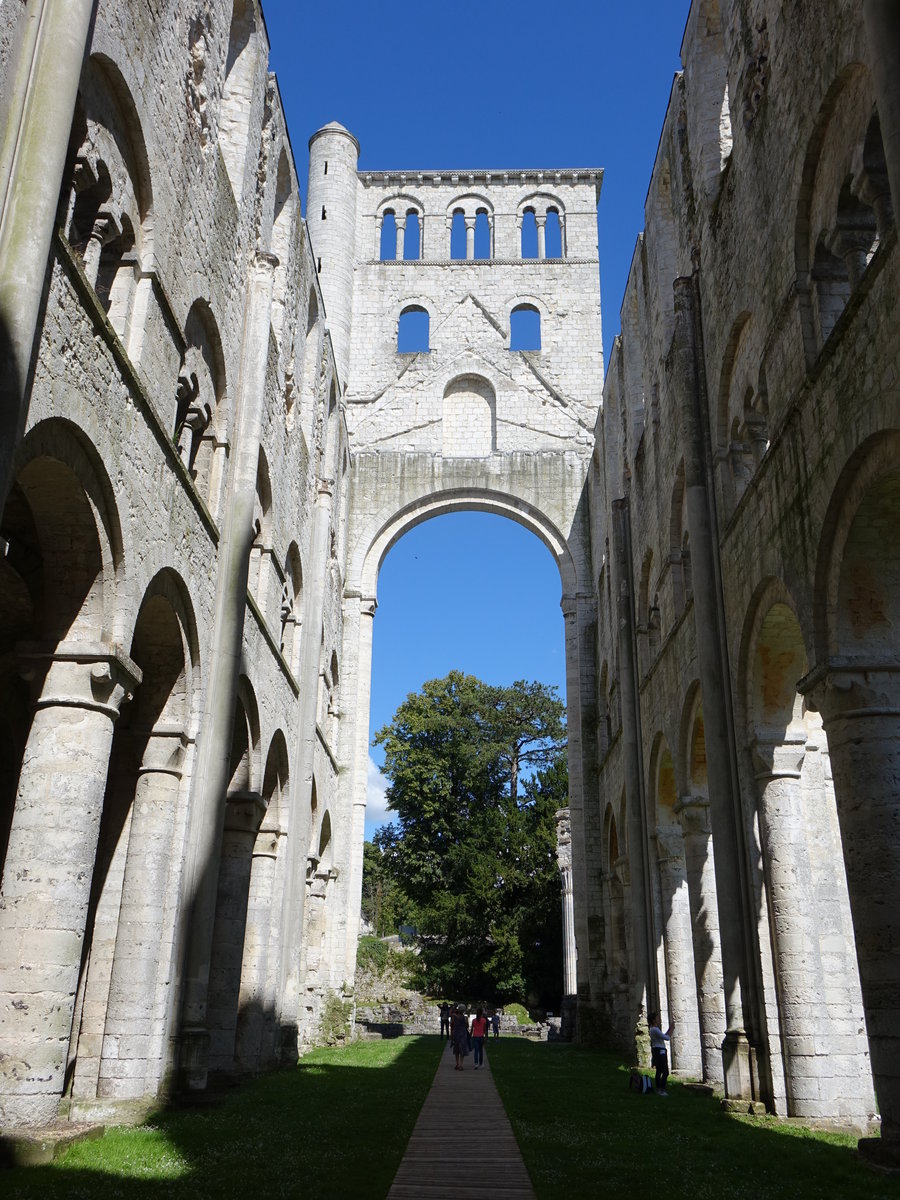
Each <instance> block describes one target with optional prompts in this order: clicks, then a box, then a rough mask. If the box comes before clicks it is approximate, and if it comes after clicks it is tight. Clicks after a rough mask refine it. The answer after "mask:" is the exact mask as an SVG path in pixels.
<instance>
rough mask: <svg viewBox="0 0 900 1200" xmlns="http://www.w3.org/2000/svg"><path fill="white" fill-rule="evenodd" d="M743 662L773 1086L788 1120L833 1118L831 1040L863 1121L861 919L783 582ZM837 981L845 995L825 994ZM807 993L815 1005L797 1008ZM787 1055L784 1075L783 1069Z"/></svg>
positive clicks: (751, 627) (754, 625)
mask: <svg viewBox="0 0 900 1200" xmlns="http://www.w3.org/2000/svg"><path fill="white" fill-rule="evenodd" d="M739 661H740V675H739V678H740V681H741V682H740V686H739V693H740V700H739V705H738V710H739V713H740V712H741V710H742V712H743V719H744V722H745V741H746V744H747V746H748V747H749V752H748V754H747V761H746V762H745V770H746V772H747V775H748V776H749V780H748V792H749V793H750V794H751V795H752V796H753V805H754V812H755V820H756V829H757V837H758V841H759V846H760V854H761V864H760V865H761V875H762V879H761V881H759V882H757V883H756V884H755V889H758V890H759V891H763V883H764V891H763V894H762V895H760V896H759V903H760V905H761V907H762V906H764V909H765V911H764V912H762V913H761V921H762V923H763V925H764V926H765V924H767V925H768V928H769V935H770V936H769V941H770V944H771V956H772V961H771V964H770V963H769V962H768V961H767V959H768V955H767V951H766V949H765V947H764V948H763V958H764V960H766V961H764V963H763V969H764V971H765V972H766V973H768V974H769V975H770V978H771V979H772V984H773V986H774V988H775V991H776V995H777V999H778V1010H779V1021H778V1025H777V1028H776V1027H775V1026H774V1024H773V1023H771V1022H770V1024H769V1032H768V1037H769V1049H770V1061H771V1066H772V1075H773V1079H772V1084H773V1092H774V1095H775V1099H776V1103H779V1102H780V1101H781V1098H782V1096H783V1098H784V1103H785V1105H786V1111H787V1113H788V1114H789V1115H790V1116H802V1117H807V1118H816V1117H821V1116H824V1115H825V1113H826V1111H828V1109H829V1105H831V1104H832V1100H831V1099H830V1097H829V1098H823V1097H821V1096H820V1093H819V1089H818V1086H817V1083H816V1080H817V1074H818V1071H819V1059H818V1057H817V1056H819V1055H821V1053H822V1048H823V1047H824V1048H826V1049H828V1050H829V1051H830V1054H829V1057H830V1060H831V1066H832V1070H833V1072H834V1074H835V1076H836V1077H837V1078H838V1079H839V1080H840V1090H841V1094H842V1095H843V1097H844V1106H845V1108H844V1111H845V1112H846V1113H847V1115H848V1116H852V1118H853V1119H854V1120H856V1121H858V1122H860V1123H862V1122H864V1121H865V1120H866V1114H867V1113H868V1112H869V1111H870V1110H871V1105H872V1099H873V1098H872V1094H871V1087H870V1085H869V1083H868V1080H867V1079H866V1072H865V1070H864V1069H863V1070H862V1071H861V1070H860V1067H859V1064H860V1062H863V1063H864V1062H865V1059H866V1052H865V1043H864V1039H862V1038H861V1037H860V1036H859V1030H860V1028H861V1025H862V1020H861V1018H862V1011H861V999H860V996H859V989H858V985H857V984H856V966H855V962H854V960H853V955H852V953H850V954H847V953H846V951H845V949H844V948H843V947H844V946H846V944H847V940H846V938H847V934H848V933H849V931H850V926H851V923H850V914H849V905H848V902H847V889H846V881H845V878H844V873H843V870H842V869H841V868H840V866H839V863H840V852H839V834H838V828H837V820H836V816H835V809H834V794H833V789H832V787H831V784H830V779H829V772H828V770H827V766H826V765H825V764H823V752H824V753H825V754H827V749H826V747H825V746H824V738H823V737H822V729H821V721H820V719H819V717H818V714H816V713H814V712H811V711H809V710H808V708H807V706H806V704H805V703H804V700H803V697H802V696H801V694H800V692H799V690H798V685H799V682H800V680H801V678H802V677H803V676H804V675H805V674H806V673H807V669H808V663H807V650H806V645H805V641H804V634H803V630H802V629H801V626H800V621H799V619H798V617H797V610H796V607H795V605H794V602H793V598H792V596H791V594H790V592H789V590H788V589H787V588H786V587H785V585H784V584H783V583H782V582H781V581H780V580H779V579H767V580H766V581H764V582H763V583H762V584H761V585H760V587H759V588H758V589H757V595H756V597H755V601H754V604H753V605H752V607H751V610H750V615H749V617H748V620H747V622H746V625H745V637H744V644H743V645H742V647H741V654H740V659H739ZM740 719H741V717H740V715H739V716H738V720H739V721H740ZM837 933H840V935H841V936H840V938H839V939H838V938H835V936H834V935H835V934H837ZM801 948H802V949H801ZM835 988H839V989H841V990H842V991H843V992H844V996H845V1001H846V1003H844V1004H840V1005H835V1004H827V1003H825V1002H824V997H825V996H826V995H829V994H833V991H834V989H835ZM798 995H808V996H810V997H811V998H812V1002H811V1003H809V1004H802V1005H798V1004H797V1002H796V998H797V996H798ZM818 996H821V997H823V1000H822V1002H821V1003H819V1002H817V1001H816V999H815V997H818ZM855 1043H859V1044H855ZM849 1049H852V1050H853V1052H852V1053H850V1054H848V1053H847V1051H848V1050H849ZM779 1059H780V1062H781V1066H782V1068H783V1079H779V1078H778V1077H777V1069H778V1068H777V1064H778V1062H779Z"/></svg>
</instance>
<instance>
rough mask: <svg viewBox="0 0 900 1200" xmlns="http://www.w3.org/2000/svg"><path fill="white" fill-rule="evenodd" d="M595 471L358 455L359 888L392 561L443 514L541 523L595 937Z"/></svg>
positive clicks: (354, 702) (354, 760) (539, 460)
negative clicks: (553, 580) (402, 544)
mask: <svg viewBox="0 0 900 1200" xmlns="http://www.w3.org/2000/svg"><path fill="white" fill-rule="evenodd" d="M586 469H587V463H586V462H584V461H582V460H581V459H579V458H578V457H577V456H576V455H574V454H572V455H568V456H567V455H562V454H559V455H550V454H526V453H522V454H518V455H508V454H504V455H495V456H492V458H491V459H489V460H478V461H477V462H476V460H473V459H449V460H448V459H443V458H441V457H440V456H437V457H435V456H430V455H429V456H426V455H418V454H415V455H413V454H408V455H402V454H394V453H385V454H358V455H356V456H355V458H354V463H353V471H354V474H355V479H354V483H355V487H354V488H353V489H352V493H351V494H352V496H353V501H352V507H351V513H350V527H349V536H348V562H347V576H346V582H345V587H344V595H345V627H344V642H343V654H342V668H343V674H344V676H345V678H347V679H348V680H352V679H355V681H356V683H355V689H354V692H355V694H351V695H348V694H346V693H345V694H344V695H343V696H342V723H343V725H344V729H345V731H346V732H347V736H346V737H345V738H344V739H343V741H342V754H343V756H345V761H344V762H343V763H342V767H343V768H344V769H342V771H341V776H340V778H339V789H340V791H341V810H342V811H343V812H347V813H350V814H352V815H351V817H350V820H351V833H350V845H351V863H352V866H351V870H352V871H353V872H354V878H353V880H352V881H351V885H350V894H351V895H354V896H355V895H357V894H358V889H359V888H361V886H362V845H363V837H364V825H365V805H366V781H367V774H368V728H369V700H370V689H371V672H372V635H373V617H374V615H375V609H376V607H377V591H378V573H379V570H380V567H381V564H382V562H383V561H384V558H385V556H386V555H387V553H388V551H389V550H390V549H391V547H392V546H393V545H394V544H395V543H396V542H397V541H398V540H399V539H400V538H401V537H402V536H403V535H404V534H405V533H407V532H408V531H409V530H410V529H413V528H414V527H415V526H417V525H420V524H422V523H423V522H424V521H427V520H429V519H430V518H432V517H436V516H440V515H444V514H448V513H453V512H485V513H492V514H495V515H498V516H503V517H507V518H508V519H510V520H513V521H516V522H517V523H518V524H520V525H522V526H523V527H524V528H526V529H528V530H530V532H532V533H533V534H534V535H535V536H536V537H537V538H539V540H540V541H541V542H542V543H543V544H544V545H545V546H546V547H547V549H548V550H549V551H550V553H551V555H552V556H553V559H554V561H555V562H556V564H557V567H558V569H559V573H560V581H561V590H562V600H561V605H562V610H563V615H564V619H565V647H566V682H567V688H566V691H567V706H568V729H569V808H570V811H571V821H572V834H573V836H572V844H573V862H572V874H573V889H574V896H575V906H576V939H577V943H578V944H579V945H582V946H587V945H588V931H587V905H586V904H585V903H584V896H585V894H586V876H585V858H584V845H585V840H584V821H585V815H584V809H585V805H584V796H585V795H586V794H587V792H588V788H587V787H586V786H585V778H586V777H587V778H588V779H591V780H592V779H593V778H594V777H595V775H596V770H597V762H596V739H597V730H596V712H595V708H594V707H593V705H590V704H587V705H584V707H583V700H584V698H585V695H586V693H587V694H590V695H593V692H594V690H595V682H596V681H595V679H594V674H595V671H596V664H595V662H594V658H595V655H594V639H595V635H594V633H593V629H594V623H595V621H596V616H595V612H596V609H595V602H594V600H593V598H592V596H591V570H590V557H589V553H590V552H589V542H588V538H587V534H586V525H587V514H586V511H585V509H584V501H583V496H582V491H583V482H584V474H585V472H586ZM354 602H355V603H354ZM355 605H358V608H356V607H355ZM347 760H350V761H347ZM586 958H587V956H586V954H582V955H581V958H580V966H579V978H580V979H582V978H583V979H584V980H585V981H586V979H587V962H586Z"/></svg>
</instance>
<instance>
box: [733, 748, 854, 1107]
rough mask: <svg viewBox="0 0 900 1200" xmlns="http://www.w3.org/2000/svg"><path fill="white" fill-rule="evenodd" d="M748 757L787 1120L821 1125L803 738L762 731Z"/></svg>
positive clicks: (818, 992)
mask: <svg viewBox="0 0 900 1200" xmlns="http://www.w3.org/2000/svg"><path fill="white" fill-rule="evenodd" d="M751 749H752V754H753V766H754V773H755V775H756V782H757V788H758V797H759V829H760V837H761V839H762V850H763V862H764V865H765V875H766V886H767V891H768V894H769V911H770V914H771V918H772V928H773V932H774V940H775V979H776V985H777V987H778V1008H779V1015H780V1018H781V1029H782V1045H783V1047H784V1059H785V1074H786V1080H785V1083H786V1087H787V1098H788V1115H789V1116H792V1117H827V1116H830V1115H832V1114H833V1112H834V1106H833V1103H832V1102H831V1101H832V1097H831V1096H830V1095H829V1094H828V1093H827V1091H826V1094H825V1096H824V1097H823V1096H822V1091H821V1088H820V1076H821V1075H822V1067H823V1059H822V1058H819V1057H817V1055H822V1054H823V1053H824V1051H825V1047H824V1045H822V1044H821V1030H820V1025H821V1021H820V1019H819V1018H820V1014H823V1013H824V1012H825V1010H826V997H825V986H824V980H823V978H822V968H821V959H820V955H819V945H818V934H817V931H816V927H815V918H814V913H813V911H812V872H811V869H810V862H809V854H808V851H807V843H806V827H805V822H804V817H803V791H802V786H801V782H800V780H801V773H802V769H803V759H804V756H805V753H806V733H805V731H804V730H803V729H802V727H801V728H799V729H796V730H795V729H788V731H787V733H786V734H783V735H782V736H781V737H777V736H775V737H773V736H772V735H771V734H770V733H768V732H767V731H760V732H759V734H758V736H757V738H756V740H755V741H754V743H753V745H752V747H751Z"/></svg>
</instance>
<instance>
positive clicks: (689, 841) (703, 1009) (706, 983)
mask: <svg viewBox="0 0 900 1200" xmlns="http://www.w3.org/2000/svg"><path fill="white" fill-rule="evenodd" d="M675 812H676V815H677V816H678V819H679V821H680V822H681V835H682V842H683V845H684V865H685V874H686V876H687V885H688V901H689V904H690V909H691V924H692V926H693V951H694V974H695V978H696V982H697V1008H698V1017H699V1021H700V1053H701V1057H702V1060H703V1079H704V1080H705V1081H706V1082H707V1083H714V1084H721V1083H722V1082H723V1081H724V1072H723V1066H722V1043H723V1041H724V1039H725V1027H726V1020H725V1000H724V994H723V987H722V950H721V945H720V942H719V906H718V903H717V900H716V868H715V861H714V857H713V841H712V832H711V829H710V823H709V801H708V800H707V799H706V797H705V796H683V797H682V798H681V799H680V800H679V801H678V803H677V805H676V806H675Z"/></svg>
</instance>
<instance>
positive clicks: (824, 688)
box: [797, 656, 900, 729]
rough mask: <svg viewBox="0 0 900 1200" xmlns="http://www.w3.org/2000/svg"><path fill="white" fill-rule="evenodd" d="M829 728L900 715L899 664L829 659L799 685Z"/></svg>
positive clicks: (799, 690)
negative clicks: (855, 720)
mask: <svg viewBox="0 0 900 1200" xmlns="http://www.w3.org/2000/svg"><path fill="white" fill-rule="evenodd" d="M797 691H798V692H800V694H801V695H802V696H804V697H805V698H806V703H807V705H808V706H809V707H810V708H811V709H813V711H815V712H819V713H821V715H822V721H823V723H824V725H825V727H826V729H827V727H828V725H829V723H831V722H833V721H836V720H852V719H853V718H854V717H867V718H868V717H897V716H900V662H898V661H893V662H892V661H890V660H888V661H885V660H883V659H882V660H880V661H874V660H866V659H854V658H843V657H838V656H833V657H831V658H826V659H825V660H824V661H823V662H821V663H819V665H818V666H816V667H814V668H813V669H812V670H811V671H810V672H809V674H807V675H804V677H803V678H802V679H801V680H800V682H799V683H798V684H797Z"/></svg>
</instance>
